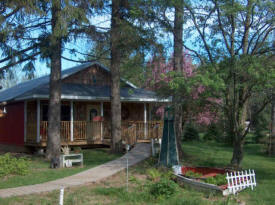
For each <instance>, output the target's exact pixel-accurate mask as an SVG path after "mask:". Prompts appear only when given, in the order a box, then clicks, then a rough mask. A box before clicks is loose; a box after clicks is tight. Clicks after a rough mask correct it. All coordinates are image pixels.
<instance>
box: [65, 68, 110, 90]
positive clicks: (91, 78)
mask: <svg viewBox="0 0 275 205" xmlns="http://www.w3.org/2000/svg"><path fill="white" fill-rule="evenodd" d="M62 82H63V83H75V84H85V85H94V86H110V85H111V75H110V73H109V72H107V71H105V70H103V69H102V68H99V67H97V66H93V67H90V68H87V69H84V70H82V71H80V72H78V73H76V74H74V75H72V76H69V77H67V78H65V79H63V80H62Z"/></svg>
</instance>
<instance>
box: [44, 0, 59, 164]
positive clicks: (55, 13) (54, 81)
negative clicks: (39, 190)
mask: <svg viewBox="0 0 275 205" xmlns="http://www.w3.org/2000/svg"><path fill="white" fill-rule="evenodd" d="M60 12H61V3H60V0H53V1H52V20H51V25H52V35H51V50H50V52H51V55H50V59H51V74H50V99H49V111H48V116H49V117H48V140H47V152H46V157H47V158H48V159H50V160H51V163H52V165H51V166H52V167H54V168H56V167H58V166H59V156H60V115H61V46H62V39H61V37H60V34H59V33H60V29H61V28H60V26H61V19H60Z"/></svg>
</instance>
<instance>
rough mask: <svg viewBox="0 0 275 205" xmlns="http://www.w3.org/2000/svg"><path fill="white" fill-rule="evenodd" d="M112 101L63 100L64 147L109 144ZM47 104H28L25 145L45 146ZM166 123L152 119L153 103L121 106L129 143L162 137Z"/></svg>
mask: <svg viewBox="0 0 275 205" xmlns="http://www.w3.org/2000/svg"><path fill="white" fill-rule="evenodd" d="M110 110H111V107H110V102H88V101H62V107H61V130H60V131H61V136H60V137H61V144H62V145H70V146H82V145H83V146H85V145H94V144H102V145H110V144H111V120H110V119H111V116H110ZM47 112H48V101H47V100H42V99H41V100H36V101H25V106H24V113H25V117H24V118H25V120H24V123H25V125H24V128H25V129H24V130H25V133H24V136H25V137H24V142H25V145H27V146H39V147H45V146H46V145H47V135H48V116H47ZM162 129H163V122H162V121H156V120H152V117H151V105H150V103H139V102H123V103H122V130H121V134H122V136H121V137H122V140H123V141H124V142H125V143H127V144H131V145H133V144H135V143H136V142H150V140H151V139H155V138H161V136H162Z"/></svg>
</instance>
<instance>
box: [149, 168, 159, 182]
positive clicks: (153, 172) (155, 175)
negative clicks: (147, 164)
mask: <svg viewBox="0 0 275 205" xmlns="http://www.w3.org/2000/svg"><path fill="white" fill-rule="evenodd" d="M147 175H148V178H149V179H150V180H151V181H154V182H156V181H158V180H159V179H160V177H161V173H160V171H159V170H157V169H156V168H152V169H148V170H147Z"/></svg>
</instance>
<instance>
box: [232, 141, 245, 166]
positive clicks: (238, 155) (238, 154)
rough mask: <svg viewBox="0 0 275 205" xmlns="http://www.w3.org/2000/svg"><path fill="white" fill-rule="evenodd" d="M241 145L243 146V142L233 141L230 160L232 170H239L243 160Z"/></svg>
mask: <svg viewBox="0 0 275 205" xmlns="http://www.w3.org/2000/svg"><path fill="white" fill-rule="evenodd" d="M236 138H240V137H239V136H237V137H236ZM243 145H244V140H235V141H234V143H233V156H232V159H231V165H232V167H234V168H239V167H240V164H241V162H242V160H243V156H244V152H243Z"/></svg>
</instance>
